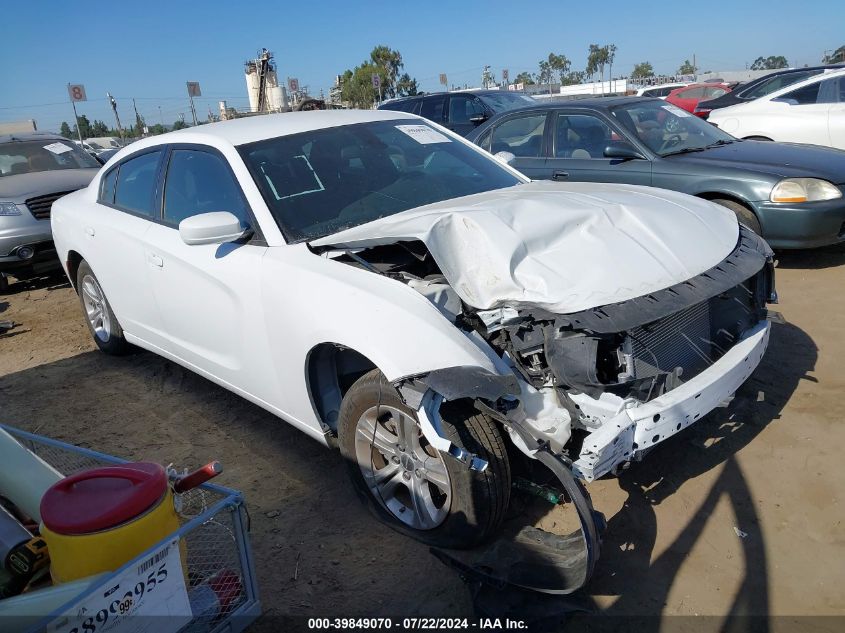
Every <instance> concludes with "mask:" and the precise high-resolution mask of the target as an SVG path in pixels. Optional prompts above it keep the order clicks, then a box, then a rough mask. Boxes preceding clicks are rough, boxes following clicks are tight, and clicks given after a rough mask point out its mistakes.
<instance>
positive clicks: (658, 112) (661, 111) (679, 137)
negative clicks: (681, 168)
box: [611, 100, 737, 156]
mask: <svg viewBox="0 0 845 633" xmlns="http://www.w3.org/2000/svg"><path fill="white" fill-rule="evenodd" d="M611 112H612V113H613V116H614V117H615V118H616V120H617V121H619V123H620V124H621V125H622V126H624V127H625V128H626V129H628V130H630V131H631V132H632V133H633V134H634V135H635V136H636V137H637V138H638V139H639V140H640V141H642V142H643V143H644V144H645V145H646V146H647V147H648V148H649V149H650V150H651V151H653V152H654V153H655V154H658V155H659V156H670V155H672V154H684V153H687V152H695V151H699V150H702V149H706V148H708V147H714V146H716V145H725V144H727V143H733V142H734V141H736V140H737V139H735V138H734V137H733V136H731V135H730V134H727V133H725V132H723V131H722V130H720V129H719V128H717V127H716V126H714V125H711V124H710V123H706V122H705V121H702V120H701V119H700V118H698V117H697V116H694V115H692V114H690V113H689V112H687V111H685V110H681V109H680V108H678V107H676V106H673V105H672V104H670V103H666V102H665V101H656V100H655V101H638V102H636V103H632V104H630V105H621V106H617V107H615V108H613V109H612V110H611Z"/></svg>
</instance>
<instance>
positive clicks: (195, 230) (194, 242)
mask: <svg viewBox="0 0 845 633" xmlns="http://www.w3.org/2000/svg"><path fill="white" fill-rule="evenodd" d="M249 232H250V229H249V228H244V227H242V226H241V221H240V220H239V219H238V218H237V217H235V215H234V214H232V213H229V212H228V211H213V212H211V213H200V214H199V215H195V216H192V217H190V218H185V219H184V220H182V221H181V222H180V223H179V237H181V238H182V241H183V242H185V244H187V245H188V246H199V245H200V244H225V243H226V242H234V241H235V240H238V239H240V238H242V237H244V236H246V235H247V234H248V233H249Z"/></svg>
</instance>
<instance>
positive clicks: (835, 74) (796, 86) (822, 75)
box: [751, 66, 845, 103]
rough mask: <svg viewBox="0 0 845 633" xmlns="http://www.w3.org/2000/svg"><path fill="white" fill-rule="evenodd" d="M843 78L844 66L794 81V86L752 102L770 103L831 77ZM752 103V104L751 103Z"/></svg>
mask: <svg viewBox="0 0 845 633" xmlns="http://www.w3.org/2000/svg"><path fill="white" fill-rule="evenodd" d="M842 76H845V66H843V67H842V68H838V69H836V70H831V71H829V72H822V73H819V74H818V75H813V76H812V77H807V79H803V80H801V81H796V82H795V83H794V84H789V85H788V86H784V87H783V88H779V89H778V90H775V91H774V92H770V93H769V94H767V95H764V96H762V97H760V98H759V99H755V100H754V101H760V102H765V101H771V100H772V99H775V98H777V97H779V96H781V95H783V94H786V93H787V92H792V91H793V90H798V89H799V88H803V87H804V86H809V85H811V84H814V83H816V82H819V81H825V80H827V79H831V78H833V77H842ZM751 103H753V102H751Z"/></svg>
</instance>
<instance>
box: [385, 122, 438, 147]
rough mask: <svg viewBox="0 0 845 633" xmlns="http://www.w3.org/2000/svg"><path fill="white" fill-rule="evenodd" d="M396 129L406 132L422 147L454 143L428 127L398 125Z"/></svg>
mask: <svg viewBox="0 0 845 633" xmlns="http://www.w3.org/2000/svg"><path fill="white" fill-rule="evenodd" d="M396 129H397V130H399V131H400V132H404V133H405V134H407V135H408V136H410V137H411V138H412V139H414V140H415V141H416V142H417V143H419V144H420V145H430V144H431V143H451V142H452V141H451V140H450V139H449V137H448V136H445V135H443V134H441V133H440V132H438V131H437V130H435V129H433V128H430V127H428V126H427V125H397V126H396Z"/></svg>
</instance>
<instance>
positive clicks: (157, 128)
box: [150, 123, 167, 136]
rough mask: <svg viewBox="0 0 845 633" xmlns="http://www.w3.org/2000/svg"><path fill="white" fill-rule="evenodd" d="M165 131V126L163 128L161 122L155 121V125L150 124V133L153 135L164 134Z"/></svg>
mask: <svg viewBox="0 0 845 633" xmlns="http://www.w3.org/2000/svg"><path fill="white" fill-rule="evenodd" d="M165 132H167V128H165V127H164V126H163V125H162V124H161V123H156V124H155V125H151V126H150V134H152V135H153V136H155V135H156V134H164V133H165Z"/></svg>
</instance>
